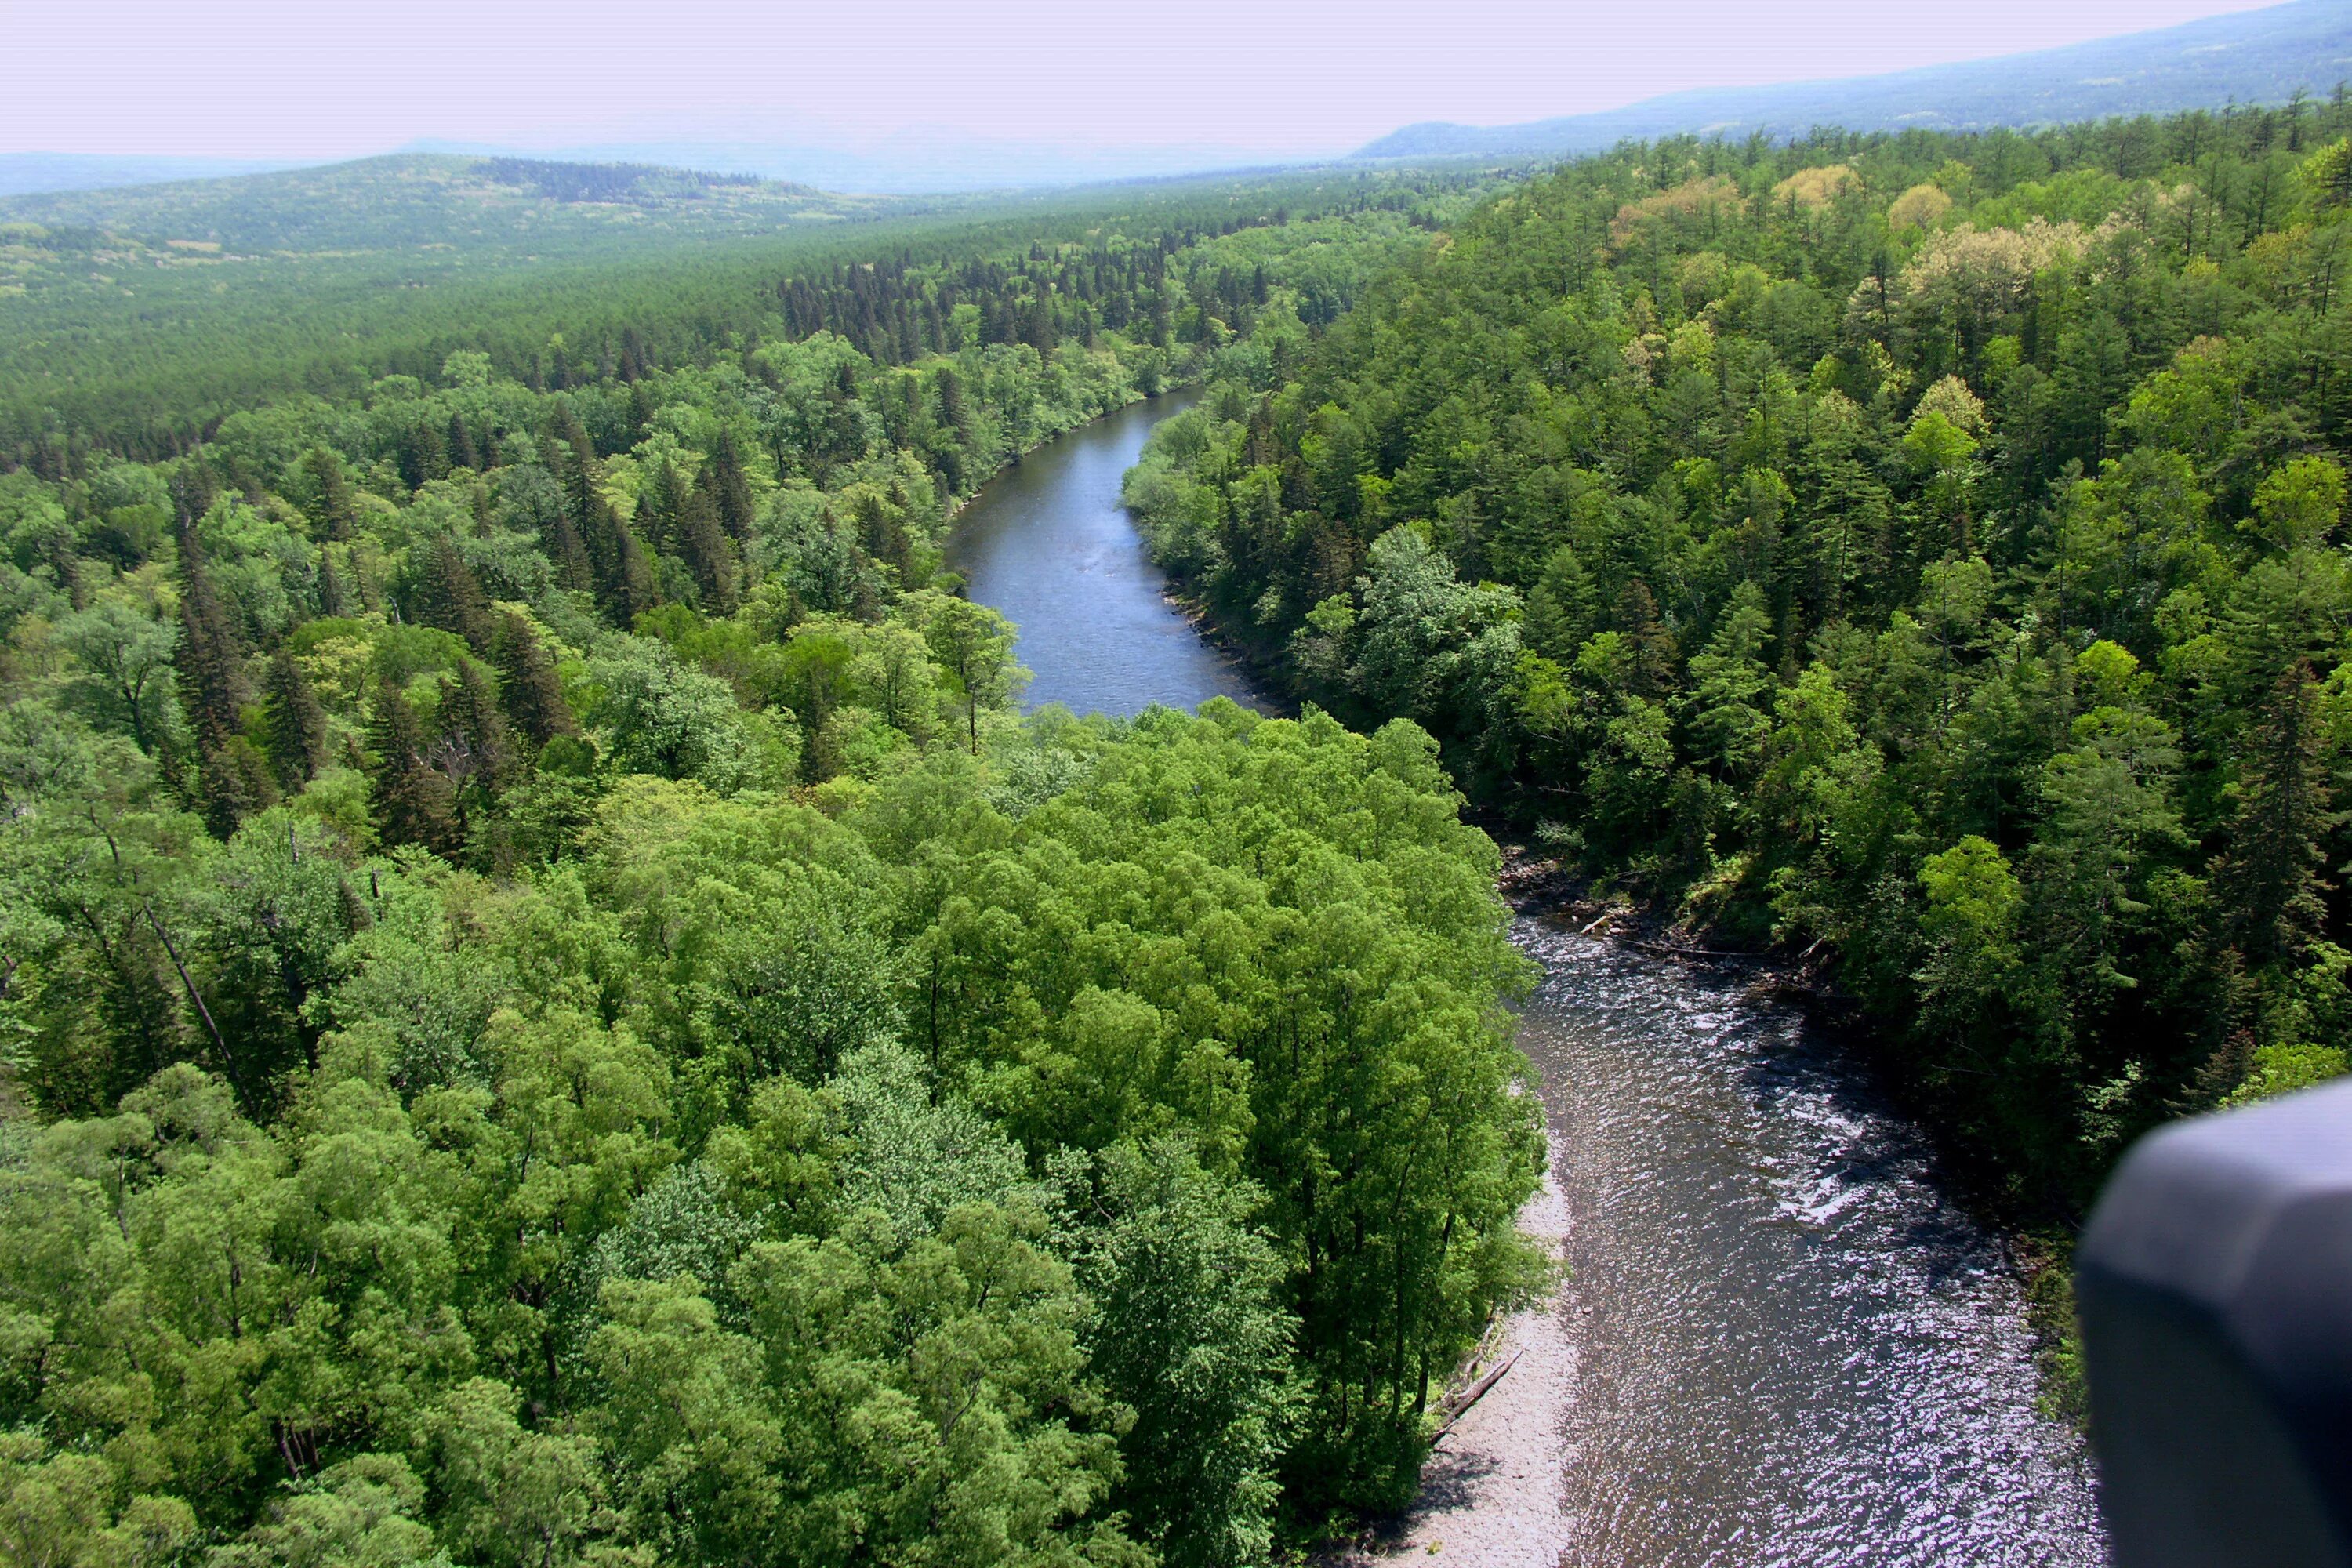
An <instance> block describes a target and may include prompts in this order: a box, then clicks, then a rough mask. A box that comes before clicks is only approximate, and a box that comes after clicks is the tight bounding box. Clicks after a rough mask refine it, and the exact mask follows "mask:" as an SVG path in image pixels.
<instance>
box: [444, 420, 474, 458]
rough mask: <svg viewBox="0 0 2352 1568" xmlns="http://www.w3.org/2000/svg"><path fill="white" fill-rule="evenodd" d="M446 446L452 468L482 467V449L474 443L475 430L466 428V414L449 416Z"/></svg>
mask: <svg viewBox="0 0 2352 1568" xmlns="http://www.w3.org/2000/svg"><path fill="white" fill-rule="evenodd" d="M446 447H447V450H448V453H449V466H450V467H451V468H476V469H478V468H481V467H482V454H481V450H480V448H479V447H476V446H475V445H474V436H473V432H471V431H469V430H467V428H466V420H465V416H462V415H457V414H452V415H451V416H449V435H448V438H447V442H446Z"/></svg>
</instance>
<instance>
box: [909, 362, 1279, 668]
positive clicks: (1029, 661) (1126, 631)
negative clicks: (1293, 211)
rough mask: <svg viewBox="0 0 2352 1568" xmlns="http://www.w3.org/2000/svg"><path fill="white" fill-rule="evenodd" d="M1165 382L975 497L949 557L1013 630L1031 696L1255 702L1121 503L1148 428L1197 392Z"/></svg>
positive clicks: (1043, 450)
mask: <svg viewBox="0 0 2352 1568" xmlns="http://www.w3.org/2000/svg"><path fill="white" fill-rule="evenodd" d="M1191 402H1192V394H1190V393H1168V394H1163V395H1160V396H1159V397H1155V398H1151V399H1150V400H1148V401H1146V402H1142V403H1130V404H1129V405H1127V406H1126V407H1125V408H1122V409H1120V410H1118V412H1117V413H1115V414H1111V415H1108V416H1106V417H1104V418H1101V419H1097V420H1096V421H1095V422H1094V423H1093V424H1091V425H1088V426H1084V427H1083V428H1080V429H1076V430H1073V431H1071V432H1070V433H1069V434H1068V435H1066V436H1065V437H1062V438H1061V439H1060V440H1058V441H1054V442H1050V443H1048V444H1047V445H1045V446H1044V447H1039V448H1037V449H1036V450H1035V451H1034V452H1032V453H1030V454H1029V455H1028V456H1027V457H1026V458H1023V459H1022V460H1021V461H1020V462H1019V463H1017V464H1015V465H1014V466H1013V467H1012V468H1007V469H1006V470H1004V472H1003V473H1002V474H999V475H998V476H997V477H996V478H994V479H991V480H990V481H989V482H988V484H987V485H986V486H985V487H984V488H983V489H982V490H981V492H980V494H978V495H977V496H974V497H973V498H972V500H971V504H970V505H969V506H967V507H966V508H965V509H964V511H963V515H962V516H961V518H959V519H958V520H957V523H956V529H955V532H954V533H953V534H952V535H951V536H950V539H949V541H948V548H947V563H948V564H949V565H950V567H952V568H954V569H955V570H956V571H958V572H961V573H962V574H963V575H964V580H965V583H966V585H967V586H966V592H967V593H968V594H969V595H971V597H972V598H973V599H974V600H975V601H977V602H979V603H981V604H983V605H990V606H992V607H993V608H995V609H998V610H1001V611H1003V613H1004V614H1005V615H1006V616H1008V617H1010V618H1011V619H1012V621H1013V624H1014V625H1016V626H1019V627H1020V628H1021V640H1020V643H1019V645H1018V647H1016V649H1015V655H1016V657H1018V658H1020V660H1021V662H1022V663H1023V664H1024V665H1026V666H1027V667H1028V668H1029V669H1030V670H1031V672H1032V673H1033V676H1034V679H1031V681H1030V683H1029V688H1028V690H1027V691H1026V692H1025V693H1024V700H1026V701H1027V702H1028V704H1029V705H1030V706H1031V707H1033V708H1034V707H1043V706H1045V704H1046V703H1049V702H1059V703H1062V704H1064V705H1065V706H1066V707H1068V708H1069V709H1071V710H1073V711H1076V712H1079V713H1097V712H1099V713H1137V712H1140V711H1141V710H1144V709H1145V708H1148V707H1150V705H1151V704H1152V703H1154V702H1163V703H1166V704H1167V705H1168V706H1170V707H1171V708H1186V709H1190V708H1196V707H1198V706H1200V705H1201V704H1202V703H1203V702H1206V701H1207V700H1209V699H1210V698H1212V697H1230V698H1232V699H1233V700H1234V701H1236V702H1244V703H1250V704H1252V705H1253V706H1258V707H1263V706H1264V704H1263V703H1260V702H1258V701H1257V700H1255V697H1254V696H1253V694H1252V692H1251V690H1250V688H1249V683H1248V682H1247V681H1246V680H1244V679H1243V677H1242V674H1241V671H1240V670H1239V669H1238V668H1235V667H1234V664H1233V662H1232V661H1231V660H1230V659H1228V658H1225V657H1224V656H1223V654H1221V653H1219V652H1218V651H1217V650H1216V649H1215V648H1213V647H1210V646H1209V644H1208V643H1206V642H1204V641H1202V638H1201V636H1200V634H1199V633H1198V632H1197V631H1196V630H1194V628H1193V626H1192V622H1191V621H1190V620H1189V619H1187V618H1186V617H1185V616H1184V614H1183V613H1182V612H1181V610H1179V609H1178V608H1177V607H1176V606H1175V605H1173V604H1171V603H1170V602H1169V599H1168V578H1167V576H1166V574H1163V573H1162V572H1161V571H1160V568H1159V567H1157V566H1155V565H1153V564H1152V563H1151V557H1150V554H1149V553H1147V552H1146V551H1145V549H1144V545H1143V540H1142V537H1141V536H1140V535H1139V534H1138V533H1137V532H1136V530H1135V524H1134V522H1133V521H1132V520H1130V519H1129V516H1128V514H1127V509H1126V508H1125V507H1123V506H1121V505H1120V504H1119V500H1118V491H1119V480H1120V479H1121V478H1123V477H1124V476H1125V475H1126V473H1127V470H1128V469H1129V468H1133V467H1134V466H1135V459H1136V458H1137V456H1138V455H1139V454H1140V453H1141V452H1142V450H1143V438H1144V437H1146V436H1148V435H1150V433H1151V427H1152V426H1154V425H1157V424H1158V423H1160V420H1162V419H1165V418H1166V417H1167V416H1169V415H1171V414H1173V413H1175V412H1176V411H1177V410H1178V409H1180V408H1183V407H1185V406H1187V405H1189V404H1190V403H1191Z"/></svg>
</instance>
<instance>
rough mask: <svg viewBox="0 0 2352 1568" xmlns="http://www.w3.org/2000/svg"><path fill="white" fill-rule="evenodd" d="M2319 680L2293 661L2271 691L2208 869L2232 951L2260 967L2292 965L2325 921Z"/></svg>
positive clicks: (2327, 820)
mask: <svg viewBox="0 0 2352 1568" xmlns="http://www.w3.org/2000/svg"><path fill="white" fill-rule="evenodd" d="M2326 739H2327V737H2326V730H2325V728H2324V727H2323V725H2322V723H2321V720H2320V713H2319V682H2318V680H2317V679H2316V678H2315V676H2314V675H2313V673H2312V668H2311V666H2310V665H2309V664H2308V663H2306V662H2305V661H2303V660H2300V659H2298V660H2297V661H2296V662H2295V664H2294V667H2293V668H2289V669H2288V670H2287V671H2286V672H2285V673H2284V674H2282V675H2281V676H2280V677H2279V678H2278V680H2277V681H2276V683H2275V684H2273V686H2272V688H2271V691H2270V696H2269V698H2268V700H2265V701H2264V702H2263V706H2262V709H2261V710H2260V711H2259V712H2258V713H2257V715H2256V717H2255V721H2254V727H2253V731H2252V734H2251V735H2249V736H2248V737H2247V741H2246V747H2245V752H2244V761H2243V763H2242V766H2241V771H2240V776H2239V779H2238V783H2237V784H2236V786H2235V791H2234V793H2235V795H2236V797H2237V805H2238V811H2237V816H2236V818H2235V820H2234V821H2233V822H2232V823H2231V826H2230V846H2229V849H2228V852H2227V853H2226V854H2224V855H2223V856H2222V857H2221V859H2220V861H2218V862H2217V863H2216V864H2215V866H2214V868H2213V886H2214V891H2215V892H2216V894H2218V895H2219V897H2220V899H2221V904H2222V907H2223V908H2224V909H2226V910H2228V911H2229V912H2228V916H2227V930H2228V932H2229V935H2230V939H2231V942H2232V944H2233V945H2234V946H2235V947H2236V948H2237V950H2238V951H2239V952H2241V953H2242V954H2243V955H2244V957H2245V960H2246V962H2247V963H2248V964H2250V965H2252V966H2254V967H2257V968H2260V967H2262V966H2263V965H2267V964H2272V963H2281V962H2284V961H2286V960H2289V959H2292V958H2294V956H2296V955H2297V954H2298V953H2300V952H2302V951H2303V950H2304V948H2305V946H2306V945H2307V944H2308V943H2309V942H2310V941H2311V939H2312V937H2313V936H2315V934H2317V932H2318V931H2319V930H2320V929H2321V926H2322V923H2323V922H2324V921H2326V915H2327V906H2326V895H2327V893H2328V892H2330V891H2331V890H2332V886H2333V885H2332V884H2331V883H2329V882H2328V881H2327V879H2326V878H2325V877H2324V876H2323V875H2322V872H2323V870H2324V868H2325V867H2326V854H2325V853H2324V851H2323V848H2322V846H2323V843H2324V842H2325V840H2326V837H2327V835H2328V833H2329V832H2330V831H2331V830H2332V829H2334V828H2335V827H2336V826H2337V825H2338V824H2339V823H2340V822H2341V821H2342V820H2343V817H2342V816H2341V814H2339V813H2336V812H2335V811H2331V810H2330V809H2329V803H2328V777H2327V752H2326Z"/></svg>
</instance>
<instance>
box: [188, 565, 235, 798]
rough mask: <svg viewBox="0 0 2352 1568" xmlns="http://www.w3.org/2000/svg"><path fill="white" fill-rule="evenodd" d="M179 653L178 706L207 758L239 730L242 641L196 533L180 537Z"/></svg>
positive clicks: (199, 748) (199, 747)
mask: <svg viewBox="0 0 2352 1568" xmlns="http://www.w3.org/2000/svg"><path fill="white" fill-rule="evenodd" d="M180 579H181V593H180V651H179V658H178V664H179V669H180V682H181V687H182V702H183V705H184V707H185V708H186V709H187V711H188V717H189V719H190V721H192V722H193V723H194V726H195V731H196V744H197V748H198V750H199V752H202V753H203V754H205V755H207V756H208V755H210V754H211V753H212V752H215V751H218V750H219V749H220V748H221V747H222V746H224V745H226V743H227V742H228V740H229V737H230V736H232V735H235V734H236V732H237V730H238V727H239V726H238V715H237V710H238V709H239V708H240V707H242V706H243V705H244V702H245V699H246V685H245V668H244V666H245V643H244V639H243V637H240V636H239V635H238V633H237V628H236V622H235V621H234V620H233V619H232V618H231V617H230V616H229V613H228V610H227V607H226V605H223V604H222V603H221V599H220V595H219V593H218V592H217V591H216V590H215V588H214V586H213V582H212V574H210V573H209V572H207V571H206V570H205V555H204V548H203V546H202V545H201V544H199V543H198V542H197V540H196V534H195V530H194V528H189V529H187V530H184V531H183V532H182V533H181V535H180Z"/></svg>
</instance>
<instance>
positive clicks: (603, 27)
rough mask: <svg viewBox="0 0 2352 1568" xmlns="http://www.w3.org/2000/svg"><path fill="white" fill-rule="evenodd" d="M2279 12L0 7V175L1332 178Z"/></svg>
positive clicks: (2059, 8)
mask: <svg viewBox="0 0 2352 1568" xmlns="http://www.w3.org/2000/svg"><path fill="white" fill-rule="evenodd" d="M2268 3H2271V0H1943V3H1927V4H1921V3H1919V0H1777V3H1768V0H1605V3H1603V0H1556V3H1554V4H1550V5H1542V4H1532V3H1528V0H1435V3H1430V4H1421V5H1399V4H1393V3H1391V0H1357V3H1354V4H1327V3H1320V0H1318V3H1315V4H1281V3H1279V0H1183V3H1181V4H1167V3H1165V0H1160V3H1156V4H1150V5H1137V4H1132V3H1129V4H1118V3H1117V0H1096V3H1093V4H1076V3H1073V0H1031V3H1023V4H972V3H963V4H958V3H954V0H825V3H824V4H817V5H811V4H806V3H803V0H774V3H772V4H767V5H751V4H724V3H718V0H562V3H560V4H546V3H541V0H519V3H503V4H502V3H500V0H375V3H372V4H353V3H351V0H306V3H301V4H289V3H285V0H245V3H217V4H206V3H205V0H81V3H75V0H0V40H5V43H0V47H5V52H6V57H7V59H6V64H5V69H0V152H21V151H32V150H42V151H55V152H74V153H202V154H209V155H215V156H225V157H226V156H249V157H327V156H343V155H348V154H352V153H370V152H380V151H383V150H385V149H388V148H391V147H394V146H397V145H399V144H401V143H403V142H408V141H410V140H412V139H415V138H417V137H438V138H446V139H452V140H467V141H481V142H498V143H502V144H507V145H513V146H520V147H559V146H564V145H572V144H578V143H581V142H604V141H624V140H632V141H646V140H656V139H658V140H690V141H712V140H719V139H733V140H761V141H775V140H794V141H811V142H825V143H830V144H835V145H845V146H850V145H857V144H860V143H865V142H874V141H877V140H881V139H886V138H889V137H892V136H894V135H909V134H911V135H919V136H923V137H926V138H929V137H934V136H938V135H940V134H946V135H950V136H954V137H972V138H987V139H1003V140H1013V141H1029V142H1108V143H1115V144H1122V145H1136V144H1151V143H1210V144H1215V145H1220V146H1225V147H1230V148H1234V149H1236V150H1244V151H1248V152H1253V153H1276V152H1279V153H1319V152H1336V151H1339V150H1342V149H1346V148H1350V147H1354V146H1356V145H1358V144H1360V143H1361V142H1365V141H1367V140H1369V139H1370V138H1371V137H1373V136H1377V135H1379V134H1381V133H1382V132H1387V131H1391V130H1393V129H1395V128H1396V127H1398V126H1400V125H1403V124H1407V123H1409V122H1411V121H1418V120H1454V121H1465V122H1468V123H1474V124H1499V123H1507V122H1509V121H1521V120H1533V119H1540V118H1542V117H1544V116H1547V115H1555V114H1570V113H1576V112H1579V111H1581V110H1595V109H1608V108H1613V107H1616V106H1619V105H1622V104H1625V103H1630V102H1633V101H1634V100H1639V99H1643V98H1648V97H1652V96H1654V95H1655V94H1658V93H1661V92H1672V91H1675V90H1677V89H1683V88H1691V87H1711V86H1730V85H1748V84H1754V83H1759V82H1769V81H1787V80H1799V79H1812V78H1821V77H1835V76H1851V75H1856V74H1861V73H1865V72H1872V71H1881V70H1893V69H1899V68H1904V67H1908V66H1916V65H1927V64H1932V63H1936V62H1938V61H1944V60H1956V59H1969V58H1982V57H1985V56H1990V55H2000V54H2008V53H2011V52H2013V51H2016V50H2020V49H2030V48H2041V47H2049V46H2053V45H2057V44H2066V43H2074V42H2077V41H2080V40H2082V39H2085V38H2093V37H2101V36H2103V35H2106V34H2112V33H2121V32H2131V31H2137V30H2139V29H2142V28H2148V27H2159V26H2168V25H2169V24H2172V23H2175V22H2181V21H2187V20H2189V19H2190V18H2192V17H2196V16H2213V15H2217V14H2220V13H2221V12H2225V11H2242V10H2252V9H2255V8H2257V7H2258V6H2259V5H2263V4H2268Z"/></svg>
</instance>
